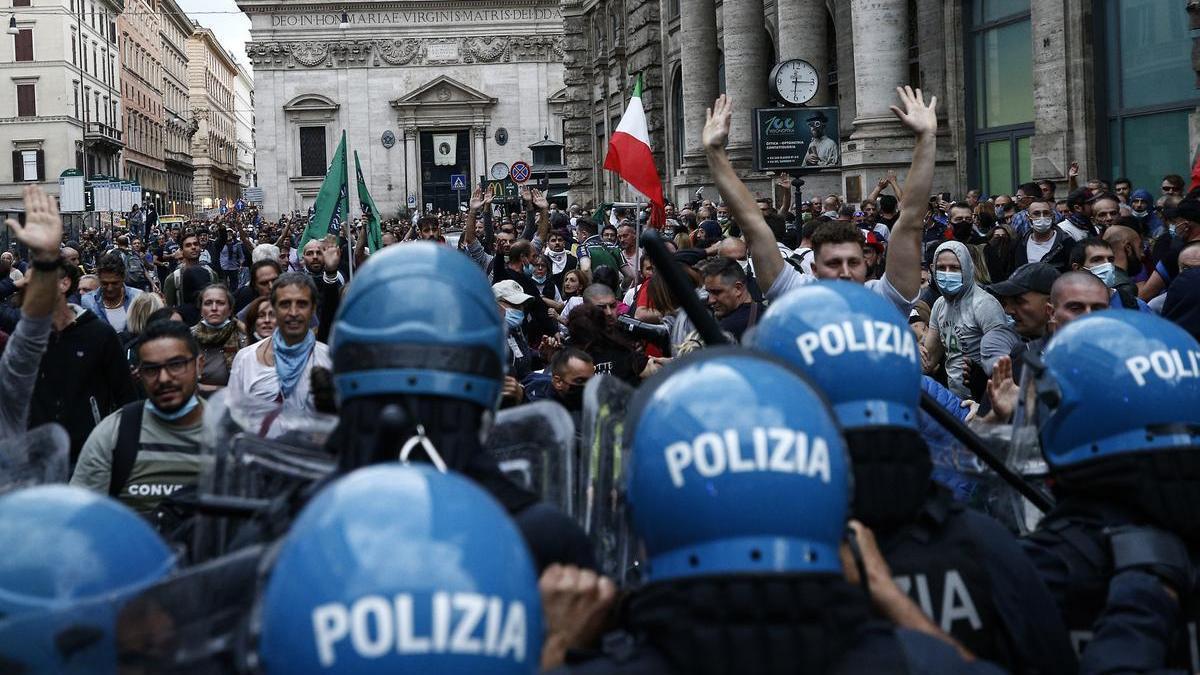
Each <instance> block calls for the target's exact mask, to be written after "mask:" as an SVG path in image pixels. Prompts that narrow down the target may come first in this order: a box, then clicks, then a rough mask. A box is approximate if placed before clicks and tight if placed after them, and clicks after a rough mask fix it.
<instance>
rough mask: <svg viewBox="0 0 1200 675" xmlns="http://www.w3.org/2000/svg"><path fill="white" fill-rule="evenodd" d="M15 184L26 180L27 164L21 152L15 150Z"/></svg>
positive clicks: (13, 156) (13, 155)
mask: <svg viewBox="0 0 1200 675" xmlns="http://www.w3.org/2000/svg"><path fill="white" fill-rule="evenodd" d="M12 158H13V182H14V183H20V182H22V181H23V180H25V162H24V160H22V159H21V151H20V150H13V154H12Z"/></svg>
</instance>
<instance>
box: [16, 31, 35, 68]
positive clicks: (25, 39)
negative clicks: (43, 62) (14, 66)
mask: <svg viewBox="0 0 1200 675" xmlns="http://www.w3.org/2000/svg"><path fill="white" fill-rule="evenodd" d="M13 44H15V45H16V49H17V52H16V56H17V59H16V60H17V61H32V60H33V29H32V28H22V29H21V31H20V32H19V33H17V37H16V38H15V39H14V40H13Z"/></svg>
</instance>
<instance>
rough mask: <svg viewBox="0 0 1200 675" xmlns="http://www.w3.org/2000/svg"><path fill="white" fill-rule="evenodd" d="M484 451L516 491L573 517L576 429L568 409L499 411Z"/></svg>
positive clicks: (542, 404) (550, 405) (545, 406)
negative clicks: (525, 491)
mask: <svg viewBox="0 0 1200 675" xmlns="http://www.w3.org/2000/svg"><path fill="white" fill-rule="evenodd" d="M484 447H485V450H486V451H487V452H488V453H489V454H491V455H492V456H493V457H495V458H496V459H497V460H498V461H499V463H500V470H501V471H503V472H504V473H505V474H506V475H507V476H508V477H509V478H511V479H512V480H513V481H514V482H516V483H517V484H518V485H522V486H524V487H525V488H527V489H529V490H530V491H532V492H534V493H536V494H538V495H539V496H540V497H541V498H542V500H543V501H545V502H548V503H550V504H553V505H554V506H557V507H558V508H559V509H560V510H562V512H563V513H565V514H567V515H568V516H573V515H575V509H576V487H577V485H576V482H575V481H576V480H578V476H577V471H576V469H575V467H576V466H577V460H576V456H575V423H574V422H573V421H572V420H571V414H570V413H569V412H567V410H566V408H563V407H562V406H561V405H559V404H558V403H555V402H554V401H537V402H535V403H530V404H527V405H522V406H517V407H515V408H509V409H508V410H503V411H501V412H500V414H499V415H497V416H496V423H495V425H494V426H493V427H492V430H491V433H489V434H488V438H487V443H486V445H485V446H484Z"/></svg>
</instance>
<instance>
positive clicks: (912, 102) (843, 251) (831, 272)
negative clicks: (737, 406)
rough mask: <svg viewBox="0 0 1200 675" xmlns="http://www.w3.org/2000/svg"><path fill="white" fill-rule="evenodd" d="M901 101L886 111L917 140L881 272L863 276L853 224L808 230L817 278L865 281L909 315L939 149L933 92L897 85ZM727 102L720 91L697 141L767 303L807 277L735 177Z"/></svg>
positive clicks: (859, 244)
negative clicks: (928, 94) (927, 96)
mask: <svg viewBox="0 0 1200 675" xmlns="http://www.w3.org/2000/svg"><path fill="white" fill-rule="evenodd" d="M896 91H897V93H898V94H899V96H900V101H901V103H902V104H903V106H904V109H903V110H901V109H900V108H899V107H897V106H892V107H891V110H892V113H893V114H894V115H895V116H896V117H897V119H899V120H900V122H901V123H902V124H904V126H906V127H908V128H909V130H911V131H912V132H913V135H914V136H915V137H916V143H915V146H914V147H913V160H912V165H911V166H910V167H909V170H908V176H907V180H906V181H905V185H904V189H903V193H904V197H903V199H902V200H901V203H900V217H899V219H898V220H897V221H896V224H895V227H893V228H892V232H891V237H890V239H889V242H888V256H887V264H886V267H885V270H884V274H883V277H882V278H880V279H878V280H872V281H870V282H867V281H866V275H867V265H866V262H865V260H864V258H863V254H862V248H863V244H864V239H863V235H862V232H861V231H860V230H859V229H858V228H857V227H854V226H853V225H849V224H839V223H836V222H833V223H823V224H822V225H820V226H818V228H817V231H816V232H815V233H814V235H813V252H814V256H815V257H814V261H813V266H812V269H813V273H814V275H815V278H821V279H847V280H852V281H855V282H857V283H864V282H866V283H867V286H868V287H869V288H871V289H872V290H874V291H875V292H876V293H879V294H881V295H883V296H884V297H887V298H888V299H889V300H891V301H892V302H893V303H894V304H895V305H896V306H897V307H899V308H900V309H901V311H903V312H908V310H909V309H910V308H911V307H912V304H913V303H914V302H915V301H916V298H917V294H918V292H919V291H920V289H921V232H922V229H923V227H922V217H923V216H924V213H925V204H924V199H925V195H928V194H929V192H930V190H931V189H932V184H933V167H934V154H935V151H936V149H937V147H936V146H937V97H936V96H933V97H931V98H930V99H929V103H928V104H926V103H925V97H924V94H922V92H921V90H920V89H917V90H915V91H914V90H913V89H912V88H911V87H904V88H898V89H897V90H896ZM733 110H734V107H733V101H732V100H731V99H730V98H729V97H728V96H725V95H722V96H721V97H720V98H718V99H717V101H716V103H715V104H714V105H713V108H712V109H710V110H709V111H708V119H707V122H706V123H705V125H704V131H703V133H702V140H703V142H704V150H705V154H706V155H707V157H708V166H709V170H710V171H712V174H713V178H714V180H715V181H716V183H717V188H718V189H719V190H720V191H721V195H722V196H723V197H724V199H725V203H726V204H727V205H728V206H729V208H730V211H731V212H732V213H733V216H734V220H735V221H736V222H737V223H738V226H739V227H740V228H741V230H742V233H743V235H744V236H745V238H746V243H747V245H748V246H749V248H750V257H751V258H752V259H753V260H754V271H755V275H756V277H757V279H758V284H759V286H760V287H761V288H762V289H763V290H764V293H765V294H766V296H767V298H768V299H769V300H773V299H776V298H778V297H780V296H782V295H784V294H785V293H787V292H788V291H790V290H792V289H793V288H796V287H798V286H800V285H802V284H805V283H808V282H810V281H812V280H813V277H807V276H805V275H802V274H801V273H800V272H798V271H797V270H796V269H795V268H793V267H791V266H790V265H787V264H785V262H784V260H783V257H782V256H781V255H780V254H779V248H778V245H777V242H776V239H775V236H774V234H772V232H771V229H770V227H768V226H767V222H766V220H765V219H764V218H763V215H762V211H761V210H760V209H759V208H758V204H757V203H756V201H755V199H754V195H753V194H751V192H750V190H749V188H747V187H746V185H745V184H744V183H742V181H741V180H740V179H738V177H737V173H736V172H735V171H734V169H733V164H732V163H730V161H729V155H728V154H727V153H726V151H725V143H726V141H728V139H729V128H730V121H731V119H732V117H733Z"/></svg>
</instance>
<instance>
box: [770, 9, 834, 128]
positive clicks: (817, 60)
mask: <svg viewBox="0 0 1200 675" xmlns="http://www.w3.org/2000/svg"><path fill="white" fill-rule="evenodd" d="M777 2H778V7H777V10H778V18H779V24H778V25H779V60H780V61H781V62H782V61H787V60H789V59H803V60H805V61H808V62H809V63H811V64H812V65H813V67H814V68H816V69H817V82H818V87H817V95H816V96H814V97H813V99H812V100H811V101H809V102H808V105H830V100H829V83H828V82H826V81H825V80H826V78H827V77H828V74H829V59H828V57H827V55H828V49H829V35H828V34H827V33H826V32H825V24H826V21H827V20H828V17H829V13H828V12H827V11H826V9H825V2H824V0H777Z"/></svg>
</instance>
